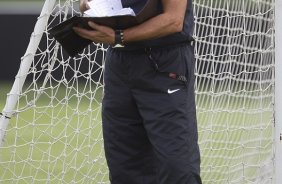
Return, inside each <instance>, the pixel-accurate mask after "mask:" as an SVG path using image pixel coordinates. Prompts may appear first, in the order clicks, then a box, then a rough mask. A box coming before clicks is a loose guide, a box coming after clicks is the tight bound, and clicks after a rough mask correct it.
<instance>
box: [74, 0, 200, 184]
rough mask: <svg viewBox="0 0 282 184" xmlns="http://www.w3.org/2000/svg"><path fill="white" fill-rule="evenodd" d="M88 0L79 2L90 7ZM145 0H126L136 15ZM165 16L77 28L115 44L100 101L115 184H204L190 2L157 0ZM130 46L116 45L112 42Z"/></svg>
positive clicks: (109, 54) (87, 35) (85, 34)
mask: <svg viewBox="0 0 282 184" xmlns="http://www.w3.org/2000/svg"><path fill="white" fill-rule="evenodd" d="M87 1H88V0H81V1H80V8H81V11H82V12H83V11H85V10H86V9H87V8H88V7H87ZM145 2H146V1H144V0H122V3H123V6H124V7H131V8H132V9H133V10H134V11H135V12H137V13H138V11H139V10H140V9H141V8H142V7H141V6H142V5H144V3H145ZM159 9H160V13H159V14H158V15H157V16H155V17H153V18H151V19H149V20H147V21H145V22H144V23H142V24H139V25H137V26H134V27H130V28H128V29H125V30H113V29H111V28H109V27H106V26H102V25H98V24H95V23H94V22H89V26H90V27H92V28H93V30H85V29H81V28H74V30H75V32H76V33H77V34H78V35H80V36H81V37H84V38H86V39H90V40H92V41H94V42H96V43H98V42H99V43H106V44H110V45H112V46H110V47H109V49H108V51H107V55H106V63H105V73H104V81H105V89H104V92H105V95H104V99H103V104H102V118H103V135H104V141H105V142H104V144H105V154H106V159H107V162H108V166H109V170H110V181H111V183H112V184H199V183H201V179H200V153H199V147H198V143H197V141H198V135H197V125H196V110H195V98H194V64H195V61H194V55H193V47H192V46H191V41H192V40H193V39H192V33H193V12H192V0H159ZM115 44H120V45H124V47H123V48H115V47H113V45H115Z"/></svg>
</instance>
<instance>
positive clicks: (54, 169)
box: [0, 0, 282, 184]
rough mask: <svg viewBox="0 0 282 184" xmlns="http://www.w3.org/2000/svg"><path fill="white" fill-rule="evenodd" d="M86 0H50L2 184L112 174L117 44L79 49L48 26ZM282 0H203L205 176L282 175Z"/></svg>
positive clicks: (198, 39) (269, 178) (8, 127)
mask: <svg viewBox="0 0 282 184" xmlns="http://www.w3.org/2000/svg"><path fill="white" fill-rule="evenodd" d="M78 4H79V0H46V1H45V3H44V6H43V10H42V13H41V15H40V16H39V18H38V21H37V23H36V25H35V29H34V33H33V34H32V35H31V40H30V43H29V46H28V48H27V51H26V54H25V55H24V57H23V58H22V61H21V66H20V69H19V72H18V74H17V76H16V79H15V81H14V85H13V87H12V90H11V92H10V93H9V94H8V97H7V101H6V105H5V107H4V109H3V111H2V115H0V138H1V139H3V143H2V144H1V145H0V183H1V184H2V183H4V184H6V183H83V184H84V183H97V184H108V183H109V181H108V168H107V164H106V161H105V156H104V149H103V136H102V130H101V116H100V114H101V100H102V97H103V87H104V86H103V85H104V84H103V71H104V59H105V53H106V51H107V48H106V47H105V46H104V45H102V44H95V43H93V44H91V45H90V46H88V47H87V48H85V49H84V51H83V52H81V53H80V54H78V55H77V56H76V57H74V58H70V57H69V56H68V55H67V54H66V53H65V51H64V50H63V49H62V47H61V46H60V45H59V44H58V43H57V42H56V41H55V40H54V38H53V37H51V36H50V35H49V34H48V30H49V29H50V28H52V27H53V26H54V25H56V24H58V23H59V22H62V21H64V20H66V19H67V18H69V17H71V16H73V15H77V14H79V9H78ZM280 7H282V5H281V0H276V1H274V0H193V9H194V18H195V31H194V35H193V36H194V39H195V42H194V47H195V50H194V52H195V59H196V66H195V76H196V83H195V94H196V101H197V119H198V130H199V145H200V150H201V157H202V163H201V176H202V179H203V183H204V184H235V183H236V184H280V183H281V177H282V175H281V174H280V173H281V164H280V163H282V161H281V156H282V154H281V141H280V134H281V115H280V114H281V113H279V112H280V111H279V109H281V108H282V107H281V97H280V96H281V95H280V94H282V91H281V90H282V88H281V82H279V80H280V79H281V77H282V76H281V75H282V71H281V70H282V69H281V64H280V63H282V62H279V59H280V58H282V56H281V54H280V53H282V52H279V50H278V49H281V43H280V42H281V41H280V40H281V39H282V38H281V33H280V32H281V30H282V29H281V28H282V27H281V23H280V22H279V21H280V20H279V17H281V16H280V14H281V13H282V11H281V10H280V9H281V8H280ZM275 11H276V14H275V16H274V13H275ZM277 17H278V18H277ZM274 33H275V34H276V35H275V36H274ZM275 41H276V42H275ZM275 46H276V47H275ZM275 49H276V52H275ZM275 61H276V62H275ZM133 62H134V60H133ZM275 94H276V96H275ZM274 103H275V109H276V111H275V109H274V105H273V104H274ZM275 112H276V113H275ZM274 114H275V118H274Z"/></svg>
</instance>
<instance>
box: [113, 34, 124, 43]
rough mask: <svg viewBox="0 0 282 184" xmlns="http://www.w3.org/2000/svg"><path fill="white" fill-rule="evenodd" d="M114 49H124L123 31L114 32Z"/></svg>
mask: <svg viewBox="0 0 282 184" xmlns="http://www.w3.org/2000/svg"><path fill="white" fill-rule="evenodd" d="M114 45H115V47H124V38H123V30H115V44H114Z"/></svg>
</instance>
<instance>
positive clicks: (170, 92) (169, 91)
mask: <svg viewBox="0 0 282 184" xmlns="http://www.w3.org/2000/svg"><path fill="white" fill-rule="evenodd" d="M179 90H180V89H175V90H170V89H168V90H167V93H168V94H172V93H175V92H176V91H179Z"/></svg>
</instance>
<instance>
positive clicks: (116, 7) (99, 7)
mask: <svg viewBox="0 0 282 184" xmlns="http://www.w3.org/2000/svg"><path fill="white" fill-rule="evenodd" d="M88 5H89V7H90V9H89V10H87V11H85V12H84V16H86V17H111V16H118V15H132V16H135V13H134V11H133V10H132V9H131V8H123V7H122V3H121V0H92V1H89V2H88Z"/></svg>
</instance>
